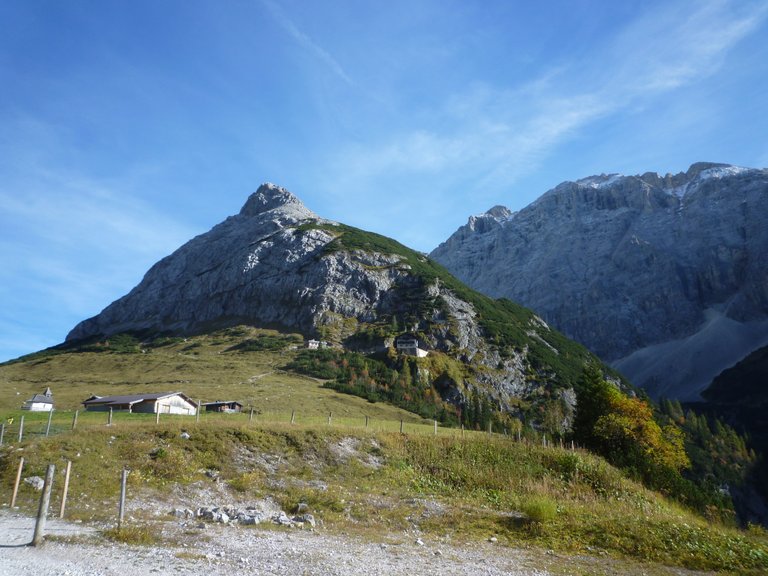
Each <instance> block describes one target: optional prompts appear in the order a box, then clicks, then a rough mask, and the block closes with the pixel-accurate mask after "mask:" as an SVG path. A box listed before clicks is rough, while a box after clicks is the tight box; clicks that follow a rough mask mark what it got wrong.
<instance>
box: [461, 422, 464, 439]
mask: <svg viewBox="0 0 768 576" xmlns="http://www.w3.org/2000/svg"><path fill="white" fill-rule="evenodd" d="M461 437H462V438H464V424H462V425H461Z"/></svg>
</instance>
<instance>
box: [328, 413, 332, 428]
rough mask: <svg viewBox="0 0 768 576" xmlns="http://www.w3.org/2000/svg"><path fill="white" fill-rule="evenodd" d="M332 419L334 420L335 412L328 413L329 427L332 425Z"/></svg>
mask: <svg viewBox="0 0 768 576" xmlns="http://www.w3.org/2000/svg"><path fill="white" fill-rule="evenodd" d="M331 418H333V412H328V426H330V425H331Z"/></svg>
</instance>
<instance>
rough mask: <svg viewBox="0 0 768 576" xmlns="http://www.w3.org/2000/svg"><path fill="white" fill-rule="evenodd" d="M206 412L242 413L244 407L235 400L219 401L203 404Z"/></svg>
mask: <svg viewBox="0 0 768 576" xmlns="http://www.w3.org/2000/svg"><path fill="white" fill-rule="evenodd" d="M203 406H205V411H206V412H242V410H243V405H242V404H240V402H236V401H234V400H226V401H222V400H217V401H216V402H206V403H205V404H203Z"/></svg>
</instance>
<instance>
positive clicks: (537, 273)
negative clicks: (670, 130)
mask: <svg viewBox="0 0 768 576" xmlns="http://www.w3.org/2000/svg"><path fill="white" fill-rule="evenodd" d="M431 256H432V258H434V259H435V260H437V261H438V262H440V263H441V264H443V265H444V266H445V267H446V268H448V270H450V271H451V272H452V273H453V274H454V275H456V276H457V277H458V278H459V279H461V280H463V281H464V282H466V283H467V284H469V285H470V286H472V287H473V288H475V289H477V290H480V291H482V292H485V293H487V294H489V295H491V296H495V297H501V296H504V297H508V298H510V299H512V300H515V301H517V302H519V303H521V304H523V305H524V306H528V307H530V308H532V309H533V310H534V311H536V312H537V313H538V314H540V315H541V316H542V317H543V318H544V319H545V320H546V321H547V322H548V323H550V324H551V325H553V326H554V327H555V328H557V329H559V330H560V331H562V332H564V333H565V334H566V335H567V336H569V337H571V338H573V339H575V340H577V341H578V342H581V343H582V344H584V345H586V346H587V347H588V348H590V349H591V350H592V351H593V352H595V353H597V354H598V355H599V356H600V357H602V358H603V359H604V360H606V361H609V362H612V363H613V364H614V365H615V366H616V367H617V368H619V369H620V370H622V371H624V372H625V374H626V375H627V376H628V377H629V378H630V379H631V380H632V381H633V382H634V383H635V384H637V385H640V386H644V387H645V388H646V389H647V390H648V391H649V392H650V393H651V394H652V395H662V394H663V395H666V396H671V397H678V398H681V399H695V398H697V397H698V395H699V393H700V391H701V390H702V389H703V388H705V387H706V386H707V385H708V384H709V382H711V380H712V378H713V377H714V376H715V375H717V374H718V373H719V372H720V371H721V370H722V369H724V368H726V367H728V366H730V365H732V364H734V363H735V362H737V361H738V360H740V359H741V358H743V357H744V356H746V355H747V354H748V353H749V352H751V351H752V350H754V349H756V348H757V347H759V346H761V345H762V344H765V343H767V342H768V171H767V170H754V169H745V168H737V167H733V166H728V165H724V164H704V163H701V164H694V165H693V166H691V168H690V169H689V170H688V171H687V172H685V173H680V174H677V175H666V176H663V177H662V176H659V175H657V174H654V173H647V174H643V175H642V176H620V175H609V176H606V175H602V176H594V177H590V178H585V179H583V180H579V181H577V182H565V183H563V184H560V185H559V186H557V187H556V188H555V189H553V190H550V191H549V192H547V193H546V194H544V195H543V196H542V197H541V198H539V199H538V200H537V201H535V202H534V203H532V204H531V205H529V206H528V207H526V208H525V209H523V210H521V211H519V212H517V213H514V214H513V213H510V212H508V211H507V212H504V211H502V210H501V209H500V207H495V208H494V209H493V210H492V211H490V212H488V213H486V214H485V215H482V216H475V217H472V218H470V221H469V222H468V224H467V225H465V226H463V227H462V228H459V230H457V231H456V233H454V234H453V235H452V236H451V237H450V238H449V239H448V240H447V241H446V242H444V243H443V244H441V245H440V246H439V247H438V248H437V249H435V250H434V251H433V252H432V254H431Z"/></svg>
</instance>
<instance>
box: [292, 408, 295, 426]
mask: <svg viewBox="0 0 768 576" xmlns="http://www.w3.org/2000/svg"><path fill="white" fill-rule="evenodd" d="M295 423H296V410H291V424H295Z"/></svg>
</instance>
